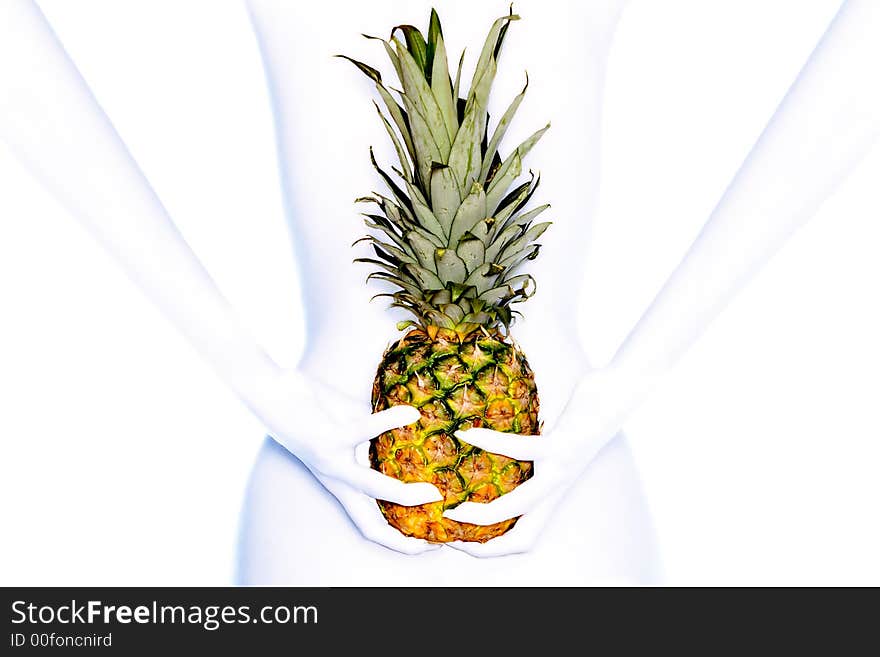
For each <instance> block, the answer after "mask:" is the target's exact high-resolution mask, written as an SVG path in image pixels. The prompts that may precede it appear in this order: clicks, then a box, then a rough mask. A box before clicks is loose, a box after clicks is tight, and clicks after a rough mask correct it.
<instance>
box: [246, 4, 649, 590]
mask: <svg viewBox="0 0 880 657" xmlns="http://www.w3.org/2000/svg"><path fill="white" fill-rule="evenodd" d="M622 4H623V2H622V1H617V0H606V1H605V2H595V3H576V2H558V3H538V2H534V1H530V0H524V1H522V2H519V3H517V6H516V7H515V9H516V11H517V13H519V14H521V15H522V16H523V20H522V21H521V22H520V23H518V24H516V25H514V26H512V27H511V29H510V31H509V37H508V40H507V42H506V43H505V49H504V52H503V53H502V55H501V60H500V64H499V76H498V80H497V82H496V88H495V91H494V92H493V97H494V98H495V101H494V103H493V104H492V105H490V111H491V112H493V113H495V114H496V115H497V114H499V113H500V111H503V108H504V106H505V105H506V104H507V103H508V102H509V100H510V98H512V96H513V95H515V94H516V93H518V92H519V90H520V89H521V88H522V83H523V80H524V69H526V68H528V72H529V77H530V87H529V94H528V95H527V97H526V100H525V102H524V103H523V105H522V106H521V109H520V111H519V113H518V117H517V119H516V123H515V124H514V126H512V128H511V131H510V134H512V135H513V138H512V139H511V142H512V143H513V144H516V143H517V140H516V137H519V136H520V135H521V136H523V137H524V136H526V135H527V134H529V133H530V132H531V131H533V130H534V129H536V128H538V127H540V126H543V125H544V124H545V123H546V122H547V121H548V120H551V121H552V122H553V129H552V130H551V132H550V133H549V134H548V137H547V138H546V139H547V142H548V143H549V144H550V146H549V147H547V148H546V150H541V149H540V148H536V149H535V150H534V151H533V155H531V156H530V160H531V161H527V166H528V167H533V168H535V169H538V170H540V171H541V173H542V180H543V181H544V182H543V184H542V189H541V190H539V195H540V197H541V198H540V199H536V200H537V201H538V202H550V203H552V204H553V213H554V216H553V217H551V219H552V220H553V221H554V226H553V227H552V228H551V230H550V231H548V233H547V234H546V235H545V238H544V239H543V240H542V241H543V242H544V249H543V251H542V255H541V258H539V259H538V260H537V261H536V262H535V263H533V264H534V266H533V267H532V268H531V270H530V271H531V272H532V273H533V274H534V276H535V278H536V279H537V281H538V290H539V293H538V294H537V295H536V296H535V298H534V299H532V300H529V301H528V303H526V304H524V305H523V306H522V308H521V310H522V312H523V313H524V315H525V319H524V320H523V321H520V322H519V323H518V324H517V325H516V326H515V327H514V331H513V333H514V336H515V337H516V339H517V340H518V341H519V342H520V344H521V346H522V347H523V349H524V350H525V352H526V354H527V356H528V357H529V360H530V362H531V364H532V366H533V368H534V369H535V372H536V379H537V383H538V388H539V394H540V396H541V405H542V415H543V417H544V418H545V419H547V418H549V419H550V422H551V423H552V420H553V418H555V417H556V416H557V415H558V414H559V412H561V410H562V408H563V406H564V404H565V402H566V401H567V399H568V395H569V394H570V391H571V389H572V387H573V386H574V384H575V382H576V381H577V379H578V377H579V376H580V375H581V374H582V373H583V371H584V369H585V368H587V367H588V364H587V362H586V359H585V356H584V354H583V352H582V350H581V347H580V340H579V337H578V330H577V316H578V312H577V296H578V292H579V286H580V278H581V276H580V274H581V272H582V271H583V262H584V258H585V252H586V248H587V245H588V242H589V235H590V228H591V222H592V219H593V212H594V209H595V205H596V191H597V183H598V134H599V113H600V106H601V97H600V95H601V88H602V75H603V71H604V63H605V54H606V51H607V45H608V41H609V39H610V32H611V29H612V28H613V25H614V22H615V21H614V18H615V17H616V14H617V13H618V12H619V10H620V8H621V6H622ZM429 9H430V4H429V3H426V2H422V1H416V2H412V1H407V2H403V1H400V0H397V1H391V2H384V3H370V4H369V6H368V5H366V4H365V3H344V2H343V3H339V2H336V3H324V5H323V8H322V10H321V11H324V12H326V13H327V17H324V18H322V17H319V16H316V10H315V9H314V8H313V7H311V6H309V7H305V6H304V5H302V3H284V2H278V1H277V0H255V1H254V2H253V3H252V15H253V17H254V22H255V26H256V28H257V33H258V37H259V39H260V45H261V50H262V53H263V56H264V58H265V60H266V66H267V75H268V80H269V85H270V89H271V93H272V97H273V103H274V109H275V115H276V123H277V129H278V141H279V154H280V160H281V177H282V184H283V186H284V189H285V198H286V202H287V209H288V213H289V219H290V224H291V232H292V235H293V240H294V244H295V247H296V252H297V257H298V260H299V266H300V271H301V273H302V281H303V301H304V304H305V310H306V317H307V323H306V324H307V343H306V349H305V352H304V355H303V360H302V363H301V367H302V368H303V369H304V370H306V371H307V372H309V373H310V374H311V375H312V376H314V377H315V378H317V379H319V380H321V381H323V382H324V383H326V384H328V385H331V386H334V387H336V388H337V389H339V390H340V391H341V392H344V393H347V394H349V395H352V396H355V397H357V396H362V397H365V396H367V395H369V389H370V384H371V381H372V376H373V375H374V373H375V367H376V365H377V363H378V360H379V357H380V356H381V353H382V350H383V349H384V347H385V346H386V345H387V343H388V342H389V341H390V340H392V339H394V338H395V336H396V335H397V333H396V331H395V330H394V322H395V321H396V320H397V319H400V318H401V317H400V316H395V315H394V314H392V313H390V312H388V311H387V310H385V309H384V307H383V304H379V303H375V302H374V303H372V304H371V303H369V302H368V299H369V297H370V296H372V294H375V293H376V292H378V291H380V290H379V289H375V288H370V287H369V286H366V285H365V284H364V276H365V274H366V273H367V272H366V271H365V270H363V269H362V268H358V267H356V266H354V265H352V264H351V259H352V258H353V257H355V253H354V252H353V250H352V249H351V248H350V244H351V243H352V242H353V241H354V240H355V239H357V238H358V237H359V236H361V235H362V234H363V232H364V230H363V228H362V227H361V225H360V222H359V218H358V215H357V214H356V213H357V211H358V210H359V208H357V207H356V206H354V204H353V199H354V198H355V197H357V196H361V195H364V194H366V193H369V192H370V191H372V190H374V189H378V188H379V182H378V181H377V180H376V176H375V172H374V171H373V170H372V167H371V166H370V164H369V158H368V152H367V149H368V146H369V145H371V144H372V145H373V146H374V147H375V148H376V153H377V158H379V159H380V160H384V161H391V160H390V157H391V154H392V151H391V150H390V148H389V146H388V144H386V141H387V136H386V135H385V134H384V131H383V128H382V126H381V124H380V123H379V121H378V118H377V116H376V114H375V110H374V109H373V108H372V107H371V104H370V101H369V99H370V98H371V97H372V96H373V90H372V88H371V85H370V84H368V83H365V81H364V79H363V76H361V75H360V74H359V73H358V72H357V71H356V70H355V69H354V68H352V67H351V66H350V65H347V63H346V62H344V61H342V60H338V59H333V58H332V57H331V56H332V55H333V54H336V53H340V52H343V53H345V54H351V55H352V56H354V57H356V58H357V59H361V60H364V61H367V62H368V63H371V64H379V63H382V62H383V58H384V57H385V55H384V52H383V51H382V48H381V46H379V45H378V44H377V43H375V42H368V41H366V40H364V39H362V38H361V37H360V36H359V35H360V33H361V32H367V33H372V34H378V35H382V36H387V33H388V31H389V29H390V27H392V26H393V25H396V24H400V23H415V24H417V25H421V24H422V23H424V22H425V21H426V20H427V16H428V11H429ZM437 9H438V12H439V13H440V17H441V20H443V24H444V36H445V38H446V39H447V42H448V44H449V49H450V58H451V59H453V58H457V57H458V53H459V49H460V48H461V47H463V46H464V45H467V46H468V52H469V53H470V54H471V58H474V57H475V56H476V55H475V51H477V52H478V50H479V48H480V47H481V45H482V40H483V38H484V37H485V33H486V31H487V30H488V27H489V25H490V24H491V21H492V20H493V19H494V18H496V17H497V16H500V15H503V14H505V13H506V11H507V7H506V5H504V3H490V2H486V3H473V2H472V1H470V2H464V1H463V0H448V1H446V2H440V3H437ZM330 17H332V18H333V19H334V20H330ZM471 65H472V64H471ZM380 68H381V69H382V70H383V71H385V72H386V75H388V76H390V73H389V71H388V69H389V68H390V67H388V66H385V65H384V64H383V65H381V66H380ZM467 70H468V68H467V66H466V67H465V71H466V73H465V75H464V80H466V81H467V80H469V77H468V73H467ZM391 86H393V85H391ZM554 139H555V140H556V141H555V142H554V141H553V140H554ZM506 148H508V149H510V148H511V146H510V143H508V144H507V146H506ZM240 547H241V551H240V559H239V579H240V581H241V582H242V583H284V584H315V585H334V584H335V585H340V584H462V585H465V584H583V583H589V582H596V581H607V580H609V579H612V580H613V579H625V580H629V581H652V580H653V579H654V578H655V576H656V571H657V561H656V557H655V546H654V541H653V535H652V532H651V526H650V521H649V516H648V513H647V510H646V506H645V503H644V499H643V497H642V493H641V489H640V486H639V479H638V476H637V473H636V470H635V467H634V464H633V461H632V458H631V455H630V454H629V450H628V448H627V446H626V443H625V440H623V439H622V438H621V437H618V438H617V439H615V440H614V441H612V443H611V444H609V446H608V447H607V448H606V449H605V450H604V451H603V452H602V453H601V454H600V456H599V457H598V458H597V459H596V461H595V462H594V463H593V464H591V466H590V467H589V469H588V470H587V471H586V472H585V473H584V475H583V476H582V478H581V479H580V480H579V482H578V483H577V484H576V485H575V486H574V487H573V489H572V490H571V491H569V493H568V494H567V496H566V499H565V500H564V502H563V503H562V504H561V505H560V507H559V508H558V509H557V511H556V513H555V514H554V516H553V518H552V519H551V521H550V523H549V525H548V527H547V529H546V533H545V535H544V536H542V539H541V541H540V543H539V545H538V546H537V547H536V548H535V549H534V550H533V551H531V552H530V553H528V554H524V555H516V556H512V557H505V558H500V559H490V560H478V559H474V558H472V557H469V556H467V555H465V554H463V553H461V552H457V551H455V550H452V549H450V548H443V549H440V550H437V551H434V552H431V553H428V554H424V555H420V556H418V557H406V556H403V555H400V554H398V553H395V552H392V551H390V550H387V549H385V548H383V547H380V546H378V545H376V544H373V543H370V542H368V541H366V540H364V539H363V538H362V537H361V536H360V534H359V533H358V531H357V529H356V528H355V527H354V526H353V525H352V523H351V522H350V520H349V519H348V518H347V516H346V515H345V513H344V511H343V510H342V509H341V507H340V506H339V504H338V503H337V502H336V500H335V499H334V498H333V497H332V496H330V495H329V494H328V493H327V492H326V491H325V490H324V489H323V488H322V487H321V486H320V484H319V483H318V482H317V481H316V480H315V479H314V477H313V476H312V475H311V473H310V472H308V470H307V469H306V468H305V467H304V466H303V465H302V464H301V463H300V462H299V461H298V460H297V459H296V458H295V457H294V456H292V455H291V454H289V453H287V452H286V451H285V450H283V448H281V447H279V446H278V445H277V444H275V443H274V442H273V441H271V440H267V441H266V443H265V444H264V446H263V448H262V449H261V451H260V454H259V457H258V459H257V462H256V464H255V467H254V470H253V474H252V477H251V481H250V484H249V488H248V493H247V497H246V501H245V505H244V510H243V516H242V534H241V546H240Z"/></svg>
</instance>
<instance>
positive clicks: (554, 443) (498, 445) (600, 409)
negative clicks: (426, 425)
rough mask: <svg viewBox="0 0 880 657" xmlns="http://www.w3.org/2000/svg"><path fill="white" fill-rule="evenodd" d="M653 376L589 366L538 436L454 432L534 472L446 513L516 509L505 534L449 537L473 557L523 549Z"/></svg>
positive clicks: (502, 516)
mask: <svg viewBox="0 0 880 657" xmlns="http://www.w3.org/2000/svg"><path fill="white" fill-rule="evenodd" d="M656 380H657V377H656V376H653V375H645V374H638V375H636V374H633V373H630V372H627V371H625V370H623V369H622V368H614V367H609V368H606V369H600V370H592V371H590V372H588V373H587V374H585V375H584V376H583V378H582V379H581V380H580V381H579V382H578V384H577V385H576V386H575V388H574V390H573V392H572V394H571V396H570V398H569V400H568V403H567V404H566V406H565V408H564V409H563V411H562V413H561V414H560V416H559V418H558V419H557V421H556V423H555V425H554V426H553V427H552V428H551V429H550V430H549V431H546V432H545V433H543V434H542V435H540V436H519V435H515V434H510V433H502V432H498V431H492V430H490V429H481V428H477V429H469V430H467V431H458V432H456V434H455V435H456V437H457V438H459V439H460V440H463V441H465V442H467V443H470V444H472V445H475V446H477V447H480V448H482V449H484V450H486V451H489V452H493V453H496V454H503V455H505V456H509V457H510V458H514V459H517V460H521V461H533V462H534V475H533V476H532V477H531V478H530V479H529V480H528V481H525V482H524V483H522V484H520V485H519V486H517V487H516V488H515V489H513V490H512V491H510V492H509V493H506V494H504V495H502V496H501V497H499V498H497V499H495V500H493V501H492V502H489V503H488V504H484V503H474V502H465V503H463V504H461V505H459V506H457V507H455V508H454V509H449V510H447V511H446V512H445V513H444V515H445V516H446V517H448V518H451V519H452V520H457V521H459V522H468V523H472V524H476V525H490V524H493V523H496V522H501V521H502V520H507V519H509V518H515V517H517V516H521V517H520V518H519V520H518V521H517V523H516V525H515V526H514V527H513V529H511V530H510V531H508V532H507V533H505V534H503V535H502V536H499V537H497V538H494V539H492V540H491V541H487V542H486V543H465V542H455V543H449V544H448V545H449V546H450V547H453V548H455V549H458V550H461V551H463V552H467V553H468V554H470V555H472V556H475V557H495V556H502V555H506V554H516V553H520V552H527V551H529V550H531V549H532V547H534V545H535V543H536V541H537V540H538V537H539V536H540V535H541V534H542V531H543V529H544V527H545V525H546V523H547V521H548V520H549V518H550V517H551V515H552V513H553V511H554V510H555V509H556V507H557V506H558V504H559V502H560V501H561V500H562V498H563V497H564V496H565V493H566V492H567V491H568V489H569V488H570V487H571V486H572V484H574V483H575V481H577V479H578V478H579V477H580V475H581V473H583V472H584V470H585V469H586V468H587V466H589V464H590V463H591V462H592V461H593V459H594V458H595V457H596V455H597V454H598V453H599V452H600V451H601V450H602V448H603V447H604V446H605V445H606V444H607V443H608V441H609V440H611V438H613V437H614V436H615V435H616V434H617V432H618V431H619V430H620V427H621V425H622V424H623V422H624V421H625V420H626V418H627V417H628V416H629V414H630V413H631V412H632V411H633V410H634V409H635V408H636V407H637V406H638V405H639V404H640V403H641V401H643V399H644V398H645V397H646V396H647V394H648V393H649V392H650V390H651V389H652V388H653V387H654V384H655V382H656Z"/></svg>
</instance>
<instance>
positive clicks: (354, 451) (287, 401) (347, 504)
mask: <svg viewBox="0 0 880 657" xmlns="http://www.w3.org/2000/svg"><path fill="white" fill-rule="evenodd" d="M259 388H260V389H261V390H262V394H260V395H257V396H256V399H257V401H256V403H253V404H252V406H256V408H253V410H254V411H255V412H256V414H257V415H258V417H260V419H261V420H263V422H264V423H265V424H266V426H267V428H268V430H269V433H270V435H271V436H272V437H273V438H274V439H275V440H276V441H278V442H279V443H280V444H281V445H282V446H284V447H285V448H286V449H287V450H288V451H290V452H291V453H293V454H294V455H295V456H296V457H297V458H299V459H300V460H301V461H302V462H303V463H304V464H305V466H306V467H307V468H308V469H309V470H310V471H311V472H312V474H314V475H315V477H317V479H318V480H319V481H320V482H321V484H323V486H324V487H325V488H326V489H327V490H328V491H329V492H330V493H331V494H332V495H333V496H334V497H336V499H338V500H339V502H340V504H342V506H343V508H344V509H345V511H346V513H348V515H349V517H350V518H351V520H352V522H354V524H355V525H356V526H357V528H358V530H359V531H360V532H361V534H362V535H363V536H364V538H366V539H368V540H370V541H373V542H375V543H379V544H380V545H383V546H385V547H387V548H390V549H392V550H396V551H398V552H402V553H405V554H418V553H421V552H424V551H426V550H431V549H435V548H437V547H439V545H436V544H432V543H428V542H427V541H423V540H420V539H415V538H411V537H408V536H404V535H403V534H401V533H400V532H399V531H397V530H396V529H394V528H393V527H391V525H389V524H388V522H387V521H386V520H385V518H384V516H383V515H382V512H381V511H380V509H379V505H378V504H376V500H377V499H381V500H388V501H390V502H395V503H397V504H402V505H404V506H414V505H417V504H425V503H428V502H437V501H439V500H441V499H443V498H442V496H441V495H440V492H439V491H438V490H437V488H436V487H434V486H433V485H431V484H428V483H404V482H402V481H399V480H397V479H394V478H392V477H388V476H386V475H384V474H382V473H380V472H378V471H376V470H373V469H372V468H371V467H370V463H369V441H370V440H371V439H372V438H375V437H376V436H378V435H380V434H382V433H384V432H386V431H388V430H390V429H393V428H396V427H401V426H404V425H407V424H410V423H412V422H415V421H417V420H418V419H419V412H418V410H416V409H415V408H413V407H411V406H395V407H393V408H389V409H387V410H384V411H381V412H379V413H371V412H370V407H369V405H367V404H361V403H357V402H356V401H354V400H352V399H350V398H348V397H346V396H345V395H342V394H340V393H339V392H337V391H336V390H334V389H332V388H331V387H329V386H326V385H324V384H322V383H320V382H318V381H317V380H315V379H314V378H311V377H309V376H308V375H306V374H304V373H303V372H300V371H297V370H290V371H285V372H282V373H280V374H279V375H277V377H273V378H272V379H271V380H270V381H266V382H265V383H264V384H262V385H260V386H259Z"/></svg>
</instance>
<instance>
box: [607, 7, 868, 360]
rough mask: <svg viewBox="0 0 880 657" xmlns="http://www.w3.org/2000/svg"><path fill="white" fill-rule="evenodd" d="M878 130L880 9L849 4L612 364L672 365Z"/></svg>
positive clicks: (812, 211) (810, 211)
mask: <svg viewBox="0 0 880 657" xmlns="http://www.w3.org/2000/svg"><path fill="white" fill-rule="evenodd" d="M878 132H880V4H878V3H876V2H874V1H873V0H849V2H846V3H845V4H844V5H843V6H842V8H841V10H840V12H839V13H838V15H837V17H836V18H835V20H834V21H833V22H832V24H831V25H830V26H829V28H828V30H827V31H826V33H825V35H824V36H823V38H822V40H821V41H820V42H819V45H818V46H817V47H816V49H815V50H814V52H813V54H812V55H811V56H810V58H809V60H808V61H807V63H806V65H805V66H804V68H803V69H802V70H801V73H800V75H799V76H798V78H797V80H796V81H795V83H794V84H793V85H792V87H791V89H790V90H789V92H788V94H787V95H786V96H785V98H784V99H783V101H782V103H781V104H780V106H779V108H778V109H777V110H776V113H775V114H774V116H773V117H772V118H771V120H770V122H769V123H768V125H767V127H766V128H765V130H764V132H763V134H762V135H761V137H760V138H759V140H758V141H757V143H756V144H755V146H754V148H753V149H752V151H751V152H750V153H749V155H748V157H747V158H746V160H745V162H744V163H743V165H742V167H741V168H740V170H739V171H738V173H737V174H736V176H735V177H734V179H733V181H732V182H731V184H730V186H729V187H728V189H727V190H726V192H725V193H724V195H723V197H722V198H721V200H720V202H719V203H718V205H717V207H716V208H715V210H714V212H713V213H712V215H711V216H710V218H709V220H708V221H707V223H706V224H705V226H704V227H703V229H702V231H701V233H700V234H699V236H698V237H697V239H696V240H695V241H694V243H693V245H692V246H691V247H690V249H689V251H688V252H687V254H686V255H685V257H684V259H683V260H682V262H681V263H680V264H679V266H678V267H677V268H676V270H675V271H674V272H673V274H672V275H671V276H670V278H669V279H668V281H667V282H666V284H665V285H664V287H663V288H662V289H661V291H660V293H659V294H658V295H657V297H656V298H655V300H654V301H653V303H652V304H651V306H650V308H649V309H648V310H647V312H646V313H645V314H644V315H643V317H642V318H641V320H640V321H639V323H638V324H637V325H636V327H635V328H634V329H633V331H632V332H631V333H630V335H629V336H628V337H627V339H626V341H625V342H624V344H623V345H622V347H621V348H620V350H619V351H618V353H617V354H616V355H615V357H614V359H613V364H615V365H617V366H620V367H621V368H622V369H625V370H627V371H632V372H650V373H660V372H662V371H664V370H666V369H667V368H668V367H670V366H671V365H672V364H674V363H675V362H676V361H677V360H678V358H679V357H680V356H681V355H682V354H683V353H684V352H685V351H686V349H687V348H688V347H689V346H690V345H691V344H692V343H693V341H694V340H696V339H697V338H698V337H699V336H700V335H701V334H702V333H703V332H704V330H705V329H706V327H707V325H708V324H709V323H710V322H711V321H712V320H713V319H714V318H715V317H716V316H717V315H718V313H719V312H720V311H721V310H722V309H723V308H724V307H725V306H726V305H727V304H728V302H729V301H730V300H731V299H732V298H733V296H734V295H735V294H736V293H737V292H738V291H739V290H740V289H741V288H742V287H743V285H745V284H746V283H747V282H748V281H749V280H750V279H751V278H752V277H753V276H754V275H755V274H756V273H757V272H758V271H759V270H760V268H761V267H762V266H763V265H764V264H765V263H766V262H767V261H768V260H769V259H770V257H771V256H772V255H773V254H774V253H775V252H776V251H777V250H778V249H779V248H780V247H781V246H782V245H783V244H784V243H785V241H786V240H787V238H788V237H789V236H790V235H791V233H792V232H793V231H794V230H795V229H796V228H798V227H799V226H800V225H802V224H803V223H805V222H806V221H807V220H808V219H810V217H812V216H813V215H814V214H815V212H816V210H817V209H818V207H819V205H820V204H821V203H822V202H823V201H824V200H825V198H826V197H827V196H828V195H829V194H830V193H831V192H832V191H833V190H834V189H835V188H836V187H837V185H838V184H839V183H840V182H841V180H842V179H843V178H844V177H845V176H846V175H847V174H848V173H849V172H850V171H851V169H852V168H853V167H854V166H855V165H856V163H857V162H858V161H859V160H860V159H861V157H862V156H863V155H864V154H865V153H866V152H867V151H868V149H869V148H870V147H871V144H872V143H873V142H874V141H875V139H876V137H877V135H878Z"/></svg>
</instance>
